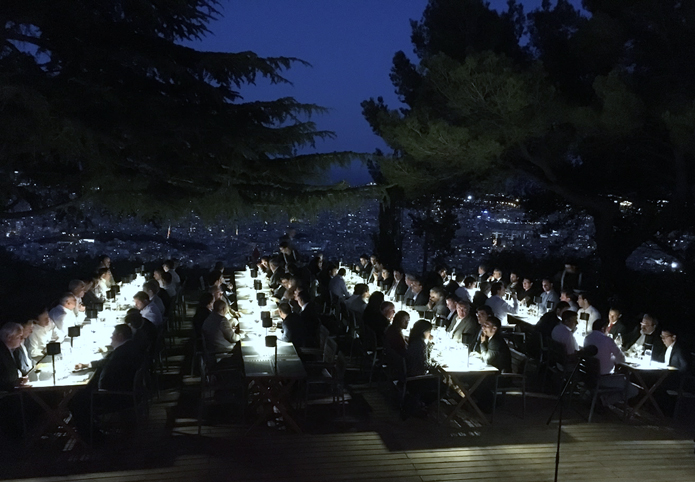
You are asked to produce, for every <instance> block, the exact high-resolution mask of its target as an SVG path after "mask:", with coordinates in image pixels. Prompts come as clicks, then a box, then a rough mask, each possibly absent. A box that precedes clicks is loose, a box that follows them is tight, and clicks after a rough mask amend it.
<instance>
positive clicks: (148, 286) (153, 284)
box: [142, 279, 171, 316]
mask: <svg viewBox="0 0 695 482" xmlns="http://www.w3.org/2000/svg"><path fill="white" fill-rule="evenodd" d="M142 291H144V292H145V293H147V296H149V297H150V301H151V302H152V303H154V304H155V306H156V307H157V308H158V309H159V312H160V313H161V314H162V316H169V311H170V310H169V306H170V305H165V304H164V301H163V300H162V298H160V297H159V293H160V292H162V290H161V289H160V288H159V283H157V281H156V280H153V279H151V280H149V281H145V283H144V284H143V285H142ZM167 299H168V300H169V302H170V303H171V298H169V295H167Z"/></svg>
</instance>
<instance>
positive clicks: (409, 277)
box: [405, 274, 415, 288]
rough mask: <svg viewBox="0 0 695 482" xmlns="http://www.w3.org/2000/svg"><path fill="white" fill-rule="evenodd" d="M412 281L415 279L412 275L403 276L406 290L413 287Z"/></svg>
mask: <svg viewBox="0 0 695 482" xmlns="http://www.w3.org/2000/svg"><path fill="white" fill-rule="evenodd" d="M414 279H415V276H413V275H412V274H406V275H405V285H406V286H407V287H408V288H412V287H413V280H414Z"/></svg>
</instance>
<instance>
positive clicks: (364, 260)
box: [360, 254, 369, 266]
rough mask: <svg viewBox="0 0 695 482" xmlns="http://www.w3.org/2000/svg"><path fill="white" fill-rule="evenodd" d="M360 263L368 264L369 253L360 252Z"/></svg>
mask: <svg viewBox="0 0 695 482" xmlns="http://www.w3.org/2000/svg"><path fill="white" fill-rule="evenodd" d="M360 264H361V265H362V266H367V264H369V255H368V254H361V255H360Z"/></svg>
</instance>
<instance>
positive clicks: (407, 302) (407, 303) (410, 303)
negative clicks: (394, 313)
mask: <svg viewBox="0 0 695 482" xmlns="http://www.w3.org/2000/svg"><path fill="white" fill-rule="evenodd" d="M414 304H415V300H414V299H412V298H408V299H407V300H405V306H413V305H414Z"/></svg>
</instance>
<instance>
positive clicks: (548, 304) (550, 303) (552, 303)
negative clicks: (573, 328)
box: [545, 301, 555, 310]
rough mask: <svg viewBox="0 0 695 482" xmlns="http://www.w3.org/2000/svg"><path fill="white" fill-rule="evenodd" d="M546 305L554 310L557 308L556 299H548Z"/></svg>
mask: <svg viewBox="0 0 695 482" xmlns="http://www.w3.org/2000/svg"><path fill="white" fill-rule="evenodd" d="M545 307H546V308H548V310H552V309H553V308H555V302H554V301H548V302H547V303H546V304H545Z"/></svg>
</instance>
